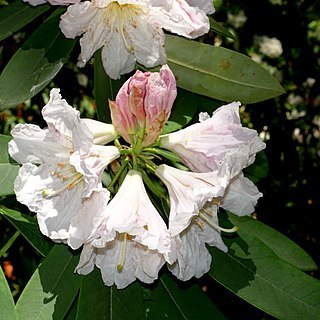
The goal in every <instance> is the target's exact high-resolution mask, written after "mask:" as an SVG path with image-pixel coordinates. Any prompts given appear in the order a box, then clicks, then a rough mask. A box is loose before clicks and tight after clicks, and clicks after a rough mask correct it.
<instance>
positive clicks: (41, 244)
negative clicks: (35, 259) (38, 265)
mask: <svg viewBox="0 0 320 320" xmlns="http://www.w3.org/2000/svg"><path fill="white" fill-rule="evenodd" d="M0 214H2V215H3V216H4V217H5V218H6V219H8V220H9V221H10V223H12V224H13V225H14V226H15V227H16V228H17V229H18V230H19V231H20V232H21V234H22V235H23V236H24V237H25V238H26V239H27V240H28V241H29V242H30V244H31V245H32V246H33V247H34V248H35V249H36V250H37V251H38V252H39V253H40V254H42V255H43V256H46V255H47V254H48V253H49V251H50V249H51V247H52V245H53V243H51V241H50V240H47V238H46V237H44V236H43V235H42V234H41V232H40V230H39V227H38V223H37V219H36V218H35V217H30V216H27V215H25V214H23V213H21V212H18V211H15V210H10V209H7V208H4V207H1V208H0Z"/></svg>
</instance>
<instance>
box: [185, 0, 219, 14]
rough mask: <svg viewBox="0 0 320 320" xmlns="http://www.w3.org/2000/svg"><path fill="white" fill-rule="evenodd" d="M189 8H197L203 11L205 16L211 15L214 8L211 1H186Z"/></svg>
mask: <svg viewBox="0 0 320 320" xmlns="http://www.w3.org/2000/svg"><path fill="white" fill-rule="evenodd" d="M186 1H187V2H188V3H189V5H190V6H192V7H198V8H199V9H201V10H203V11H204V12H205V13H206V14H213V13H214V11H215V10H214V7H213V3H212V0H186Z"/></svg>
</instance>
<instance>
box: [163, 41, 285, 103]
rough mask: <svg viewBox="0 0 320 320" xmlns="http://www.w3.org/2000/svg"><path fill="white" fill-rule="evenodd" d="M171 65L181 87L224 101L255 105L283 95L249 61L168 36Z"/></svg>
mask: <svg viewBox="0 0 320 320" xmlns="http://www.w3.org/2000/svg"><path fill="white" fill-rule="evenodd" d="M165 47H166V51H167V55H168V64H169V66H170V68H171V69H172V71H173V73H174V74H175V76H176V79H177V84H178V86H179V87H181V88H183V89H186V90H189V91H191V92H195V93H199V94H202V95H205V96H208V97H212V98H215V99H218V100H222V101H241V102H242V103H255V102H258V101H263V100H266V99H270V98H273V97H276V96H278V95H280V94H282V93H284V90H283V88H282V87H281V85H280V84H279V82H278V81H277V80H276V79H275V78H274V77H273V76H271V75H270V74H269V73H268V71H266V70H265V69H264V68H263V67H261V66H260V65H259V64H257V63H256V62H254V61H253V60H251V59H250V58H249V57H247V56H245V55H243V54H240V53H237V52H235V51H231V50H228V49H225V48H221V47H215V46H211V45H206V44H203V43H199V42H196V41H191V40H186V39H183V38H180V37H178V36H172V35H166V42H165Z"/></svg>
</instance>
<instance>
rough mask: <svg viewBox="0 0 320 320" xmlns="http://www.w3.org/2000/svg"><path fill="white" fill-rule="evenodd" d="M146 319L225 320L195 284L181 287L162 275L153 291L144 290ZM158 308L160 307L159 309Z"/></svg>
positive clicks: (181, 284) (178, 283) (165, 275)
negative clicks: (198, 319)
mask: <svg viewBox="0 0 320 320" xmlns="http://www.w3.org/2000/svg"><path fill="white" fill-rule="evenodd" d="M145 299H146V313H147V319H150V320H160V319H172V320H180V319H183V320H187V319H189V320H193V319H197V318H199V317H201V319H203V320H209V319H216V320H223V319H226V318H225V316H224V315H223V314H222V313H221V312H220V311H219V309H218V308H217V307H216V306H215V305H214V304H213V303H212V301H210V299H209V298H208V296H207V295H206V294H205V293H204V292H203V291H202V290H201V288H200V287H199V286H198V285H197V284H187V285H183V283H181V282H177V281H176V280H173V279H172V278H171V277H169V276H168V275H167V274H163V275H162V276H161V277H160V280H159V282H158V283H157V285H156V287H155V288H153V289H151V290H150V289H145ZM159 306H162V308H161V309H160V308H159Z"/></svg>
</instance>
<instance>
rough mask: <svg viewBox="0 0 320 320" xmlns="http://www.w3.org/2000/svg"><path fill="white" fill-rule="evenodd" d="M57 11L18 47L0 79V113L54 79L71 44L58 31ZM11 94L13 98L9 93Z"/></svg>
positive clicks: (58, 11)
mask: <svg viewBox="0 0 320 320" xmlns="http://www.w3.org/2000/svg"><path fill="white" fill-rule="evenodd" d="M62 12H63V9H57V10H56V11H55V12H54V13H53V14H52V15H51V16H50V17H49V18H48V19H47V20H46V21H45V22H44V23H43V24H42V25H41V26H40V27H39V28H38V30H37V31H35V32H34V33H33V34H32V36H31V37H30V38H29V39H28V40H27V41H26V42H25V43H24V44H23V45H22V47H21V48H20V49H19V50H18V51H17V52H16V54H15V55H14V56H13V57H12V58H11V60H10V62H9V63H8V64H7V66H6V67H5V69H4V70H3V72H2V74H1V76H0V111H1V110H4V109H7V108H11V107H15V106H17V105H18V104H19V103H22V102H24V101H25V100H27V99H29V98H30V97H33V96H34V95H35V94H36V93H38V92H39V91H40V90H41V89H43V88H44V87H45V86H46V85H47V84H49V82H50V81H51V80H52V79H53V78H54V77H55V76H56V74H57V73H58V72H59V70H60V69H61V67H62V66H63V64H64V63H65V62H66V59H67V57H68V56H69V53H70V52H71V50H72V48H73V46H74V44H75V41H74V40H67V39H66V38H65V37H64V36H63V35H62V33H61V32H60V30H59V20H60V15H61V13H62ZM13 91H14V94H12V92H13Z"/></svg>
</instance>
